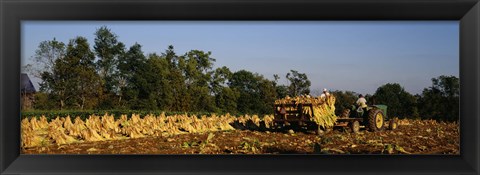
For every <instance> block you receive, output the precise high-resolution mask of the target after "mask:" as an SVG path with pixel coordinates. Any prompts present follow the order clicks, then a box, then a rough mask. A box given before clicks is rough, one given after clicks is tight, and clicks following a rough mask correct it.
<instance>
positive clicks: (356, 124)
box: [349, 121, 360, 133]
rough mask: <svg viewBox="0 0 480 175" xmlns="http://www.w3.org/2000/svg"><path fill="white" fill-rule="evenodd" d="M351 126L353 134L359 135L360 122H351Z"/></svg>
mask: <svg viewBox="0 0 480 175" xmlns="http://www.w3.org/2000/svg"><path fill="white" fill-rule="evenodd" d="M349 125H350V129H351V131H352V132H353V133H358V131H360V123H359V122H358V121H353V122H350V124H349Z"/></svg>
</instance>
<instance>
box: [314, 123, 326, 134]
mask: <svg viewBox="0 0 480 175" xmlns="http://www.w3.org/2000/svg"><path fill="white" fill-rule="evenodd" d="M323 133H324V132H323V129H322V127H320V126H319V125H317V126H315V134H316V135H322V134H323Z"/></svg>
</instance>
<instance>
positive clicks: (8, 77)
mask: <svg viewBox="0 0 480 175" xmlns="http://www.w3.org/2000/svg"><path fill="white" fill-rule="evenodd" d="M0 15H1V17H0V19H1V21H0V22H1V23H0V25H1V27H0V29H1V32H0V39H1V43H0V49H1V50H0V54H1V55H0V56H1V59H0V85H1V86H0V173H1V174H96V173H106V174H108V173H111V174H142V173H143V174H152V173H153V174H357V175H359V174H479V172H480V164H479V157H480V151H479V148H480V144H479V138H480V136H479V127H480V123H479V121H480V120H479V117H480V115H479V106H480V105H479V100H480V98H479V97H480V96H479V89H480V87H479V80H480V77H479V74H480V73H479V67H480V64H479V60H480V53H479V52H480V51H479V50H480V27H479V22H480V4H479V3H478V0H355V1H354V0H336V1H334V0H175V1H174V0H140V1H134V0H117V1H108V0H95V1H93V0H83V1H82V0H63V1H60V0H36V1H32V0H0ZM22 20H459V21H460V82H461V88H460V89H461V90H460V92H461V93H460V111H461V112H460V120H461V151H460V155H445V156H443V155H421V156H420V155H415V156H409V155H393V156H392V155H388V156H383V155H341V156H338V155H336V156H331V155H271V156H270V155H268V156H264V155H261V156H247V155H232V156H226V155H220V156H214V155H162V156H157V155H78V156H75V155H20V144H19V143H20V137H19V136H20V105H19V104H20V88H19V86H20V85H19V82H20V53H21V52H20V46H21V45H20V43H21V41H20V34H21V28H20V23H21V21H22Z"/></svg>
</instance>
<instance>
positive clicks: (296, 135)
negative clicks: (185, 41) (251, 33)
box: [21, 114, 460, 154]
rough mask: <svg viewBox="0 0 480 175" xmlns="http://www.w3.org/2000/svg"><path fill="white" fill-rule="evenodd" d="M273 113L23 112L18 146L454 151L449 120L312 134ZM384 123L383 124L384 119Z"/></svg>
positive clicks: (134, 150) (109, 150) (46, 149)
mask: <svg viewBox="0 0 480 175" xmlns="http://www.w3.org/2000/svg"><path fill="white" fill-rule="evenodd" d="M272 121H273V116H272V115H265V116H261V117H260V116H257V115H252V116H249V115H244V116H231V115H228V114H226V115H219V116H217V115H215V114H211V115H210V116H206V115H203V116H194V115H193V116H189V115H186V114H185V115H169V116H166V115H165V114H161V115H157V116H155V115H146V116H144V117H140V116H139V115H135V114H133V115H131V116H126V115H122V116H121V117H120V118H118V119H115V118H114V116H113V115H108V114H106V115H104V116H96V115H91V116H90V117H88V118H87V119H85V120H82V119H80V118H78V117H77V118H70V117H57V118H55V119H52V120H50V121H48V120H47V119H46V118H45V117H44V116H43V117H30V118H24V119H23V120H22V122H21V125H22V126H21V129H22V131H21V148H22V149H21V153H22V154H459V153H460V130H459V124H458V123H457V122H439V121H435V120H413V119H400V120H398V128H397V129H396V130H387V129H385V130H383V131H380V132H370V131H368V130H365V129H363V128H362V129H361V130H360V132H358V133H352V132H350V131H349V129H348V128H344V127H335V128H334V129H333V131H330V132H326V133H323V134H321V135H316V134H315V133H314V132H313V131H310V130H306V129H295V130H293V129H290V128H288V127H286V128H284V129H272V124H273V122H272ZM386 125H387V124H386Z"/></svg>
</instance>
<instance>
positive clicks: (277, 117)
mask: <svg viewBox="0 0 480 175" xmlns="http://www.w3.org/2000/svg"><path fill="white" fill-rule="evenodd" d="M351 111H353V112H351ZM386 114H387V106H386V105H371V106H368V107H367V108H357V107H356V105H352V107H351V109H346V110H344V111H343V112H342V114H341V115H340V116H337V115H335V97H334V96H333V95H328V96H326V97H310V96H309V95H305V96H297V97H288V96H287V97H286V98H283V99H278V100H276V101H275V104H274V128H276V129H279V128H284V127H287V126H288V127H292V128H307V129H309V130H311V129H313V130H314V131H315V133H317V134H321V133H323V132H325V131H327V132H328V131H330V130H331V129H333V127H348V128H349V129H350V130H351V131H352V132H358V131H359V130H360V128H361V127H365V128H366V129H368V130H370V131H374V132H375V131H381V130H383V129H384V127H385V123H387V122H388V123H389V124H388V127H389V129H395V128H396V127H397V123H396V120H394V119H390V120H388V118H387V115H386Z"/></svg>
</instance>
